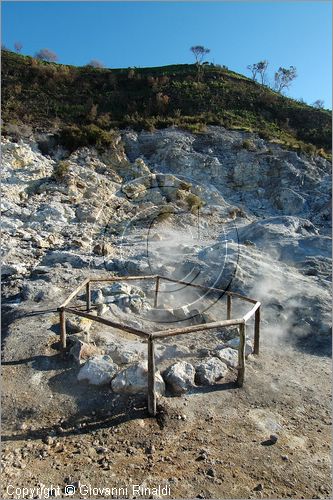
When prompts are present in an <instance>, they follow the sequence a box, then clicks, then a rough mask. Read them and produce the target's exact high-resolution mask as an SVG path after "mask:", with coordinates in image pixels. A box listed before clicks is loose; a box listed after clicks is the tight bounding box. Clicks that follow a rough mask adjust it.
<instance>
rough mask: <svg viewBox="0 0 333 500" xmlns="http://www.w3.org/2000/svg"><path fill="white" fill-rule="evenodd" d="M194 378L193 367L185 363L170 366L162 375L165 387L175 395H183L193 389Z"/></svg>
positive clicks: (180, 362)
mask: <svg viewBox="0 0 333 500" xmlns="http://www.w3.org/2000/svg"><path fill="white" fill-rule="evenodd" d="M194 376H195V369H194V367H193V366H192V365H191V364H190V363H186V362H185V361H179V362H178V363H175V364H173V365H171V366H170V367H169V368H167V369H166V370H165V371H164V373H163V378H164V380H165V382H166V384H167V386H168V387H169V389H170V390H171V391H172V392H173V393H175V394H183V393H185V392H187V391H188V390H189V389H190V388H191V387H194V386H195V383H194Z"/></svg>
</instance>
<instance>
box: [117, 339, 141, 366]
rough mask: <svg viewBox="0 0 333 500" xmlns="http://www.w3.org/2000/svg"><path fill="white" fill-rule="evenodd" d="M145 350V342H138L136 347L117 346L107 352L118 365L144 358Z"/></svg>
mask: <svg viewBox="0 0 333 500" xmlns="http://www.w3.org/2000/svg"><path fill="white" fill-rule="evenodd" d="M146 351H147V346H146V345H145V344H139V345H138V346H137V347H135V346H128V347H121V346H117V347H116V348H115V349H113V350H111V351H109V352H108V354H109V355H110V356H111V357H112V359H113V361H114V362H115V363H117V364H119V365H126V364H129V363H135V362H138V361H140V360H142V359H144V357H145V355H146Z"/></svg>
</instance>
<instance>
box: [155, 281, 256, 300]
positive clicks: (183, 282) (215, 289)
mask: <svg viewBox="0 0 333 500" xmlns="http://www.w3.org/2000/svg"><path fill="white" fill-rule="evenodd" d="M159 278H160V279H161V280H162V279H163V280H166V281H170V282H172V283H180V284H182V285H187V286H192V287H194V288H202V289H203V290H211V291H212V292H219V293H221V292H223V293H225V294H226V295H232V296H233V297H238V298H239V299H242V300H246V301H247V302H252V303H253V304H255V303H256V302H257V301H256V300H255V299H251V298H250V297H245V296H244V295H241V294H239V293H236V292H229V291H228V290H223V289H222V288H214V287H212V286H205V285H198V284H194V283H188V282H187V281H182V280H176V279H172V278H167V277H165V276H159Z"/></svg>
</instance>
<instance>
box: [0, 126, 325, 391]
mask: <svg viewBox="0 0 333 500" xmlns="http://www.w3.org/2000/svg"><path fill="white" fill-rule="evenodd" d="M121 136H122V140H121V137H120V136H119V141H118V145H117V146H116V150H115V151H110V152H105V154H103V155H102V154H100V153H99V152H98V151H97V150H95V149H94V148H81V149H80V150H78V151H76V152H74V153H73V154H71V155H67V158H65V152H61V155H60V156H59V154H58V152H56V151H55V152H54V154H53V155H52V153H51V156H43V155H42V154H41V152H40V150H39V149H38V147H37V143H36V142H35V141H34V140H33V139H31V140H26V141H20V143H18V144H15V143H13V142H11V141H10V140H8V139H3V149H2V168H3V171H2V186H3V192H4V196H3V200H2V212H3V214H2V232H3V234H2V249H3V266H2V276H3V278H4V288H3V293H4V301H5V302H6V306H7V307H8V309H9V310H10V311H15V312H16V311H17V313H21V312H22V310H23V309H24V313H25V312H26V310H27V309H31V310H33V309H34V308H35V307H38V308H39V309H42V308H41V307H40V305H41V304H43V306H44V304H45V308H49V309H54V308H55V307H57V306H59V305H60V304H61V302H62V301H63V300H65V298H66V297H67V296H68V295H69V293H70V292H71V291H72V290H73V289H74V288H76V287H77V286H78V284H79V283H80V282H82V280H83V279H84V278H85V277H87V276H91V275H96V274H97V275H105V276H110V275H111V276H113V275H116V276H128V275H131V274H132V275H143V274H149V275H151V274H160V275H162V276H165V277H176V278H179V279H185V280H186V281H190V282H192V281H193V283H201V284H202V283H204V284H207V285H209V286H219V287H222V288H227V287H229V288H228V289H230V290H232V291H236V292H239V293H241V294H244V295H249V296H252V297H253V298H255V299H258V300H260V301H261V302H262V304H263V307H262V333H263V335H262V338H263V339H264V341H267V342H274V341H278V342H279V341H280V340H282V341H289V340H291V341H293V342H296V343H297V342H301V343H302V342H303V339H304V338H305V337H306V338H310V339H312V340H311V341H313V342H315V345H316V346H317V347H318V348H321V346H322V345H326V347H327V346H328V339H329V338H330V324H331V317H330V310H331V289H330V272H331V260H330V249H331V229H330V213H331V212H330V197H331V191H330V186H331V180H330V178H331V174H330V164H329V163H328V162H327V161H325V160H324V159H322V158H320V157H310V156H306V155H299V154H296V153H295V152H291V151H286V150H284V149H282V148H281V147H280V146H279V145H277V144H274V143H268V142H265V141H264V140H262V139H259V138H258V137H257V136H255V135H253V134H252V135H251V134H248V133H245V132H237V131H227V130H225V129H223V128H222V127H208V131H207V133H205V134H200V135H198V136H196V135H192V134H190V133H188V132H184V131H181V130H177V129H174V128H172V129H165V130H159V131H156V132H145V131H143V132H141V133H136V132H133V131H124V132H122V133H121ZM245 139H246V140H249V141H251V144H250V147H249V148H248V149H246V148H244V147H243V141H244V140H245ZM123 146H124V147H123ZM198 199H199V200H198ZM235 227H236V229H237V230H235ZM226 242H227V246H226V244H225V243H226ZM221 269H222V272H221ZM136 285H137V283H136V284H135V285H134V286H132V284H124V283H122V284H112V285H105V286H102V285H101V286H99V287H97V286H96V287H95V288H94V290H93V293H92V302H93V306H96V314H98V315H99V317H107V318H109V319H110V318H111V319H114V320H116V321H121V322H127V324H128V325H132V326H133V327H136V328H139V329H141V328H142V329H147V331H153V330H154V329H155V330H156V329H160V328H161V329H162V328H164V327H166V325H168V323H169V327H176V326H178V327H179V326H188V325H189V324H194V323H195V322H198V323H199V322H200V323H201V322H202V323H205V322H211V321H214V320H217V319H220V318H224V319H225V317H226V316H225V310H224V309H223V307H221V308H219V306H217V307H216V308H215V309H214V308H213V307H212V308H210V305H209V304H208V306H209V307H208V309H205V307H203V304H202V302H201V298H199V300H198V296H197V295H196V293H194V291H193V290H192V291H191V290H190V289H189V287H187V288H186V289H184V288H182V287H181V288H180V289H179V290H177V289H175V288H174V287H173V288H172V287H171V288H169V289H167V288H164V289H163V286H162V287H161V288H162V290H161V294H160V296H159V301H160V302H159V304H158V308H157V309H156V308H154V306H153V304H154V289H153V288H151V289H146V288H144V286H143V284H142V287H141V283H140V286H138V287H137V286H136ZM80 300H81V303H80V304H81V306H82V307H84V297H83V298H82V299H80ZM205 300H206V303H205V304H204V305H205V306H207V302H208V301H210V302H211V303H214V301H215V300H216V297H207V298H206V299H205ZM193 311H194V312H195V311H197V312H198V314H193ZM234 311H237V309H236V308H235V309H234ZM241 314H243V311H242V312H241ZM189 316H191V318H190V319H189ZM67 319H68V320H72V321H73V320H74V317H73V318H72V317H71V316H68V317H67ZM54 321H55V322H56V321H57V318H55V319H54ZM153 323H155V325H154V327H153V326H152V325H153ZM27 325H29V329H30V330H31V331H32V332H33V333H35V329H34V317H33V316H29V317H27ZM67 326H68V330H69V333H70V332H82V331H83V332H88V331H90V330H91V331H92V335H95V334H99V329H98V328H94V327H93V328H91V329H90V330H89V328H86V327H85V325H83V323H82V322H81V323H80V322H78V323H77V324H71V323H67ZM52 328H53V330H52V334H54V332H55V331H58V330H56V328H58V326H57V325H56V323H54V324H53V327H52ZM43 333H45V332H43ZM49 333H50V332H49ZM111 333H112V335H113V337H112V339H111V340H110V339H108V337H107V335H109V331H108V332H107V334H105V337H104V338H103V342H104V344H105V345H103V351H104V352H110V353H111V355H113V354H115V352H116V351H115V348H114V347H115V345H116V346H118V347H119V345H118V344H117V342H118V340H119V339H118V338H117V336H116V334H115V333H114V332H111ZM247 334H249V335H252V332H251V329H250V328H249V329H247ZM73 335H79V333H76V334H75V333H73ZM234 337H236V338H235V340H232V339H233V338H234ZM237 337H238V332H237V331H235V332H234V333H228V334H227V333H225V334H223V336H222V335H221V336H220V337H218V344H219V346H218V347H219V348H218V350H216V345H215V346H210V344H209V340H208V339H209V335H207V336H205V338H204V340H203V341H202V344H200V345H194V347H193V348H192V344H191V343H192V340H191V341H190V340H189V341H188V343H187V344H186V342H185V343H183V344H181V345H180V344H179V345H178V344H177V346H176V347H174V345H171V344H165V345H164V346H162V348H161V349H156V359H157V361H158V363H161V364H162V363H163V369H164V368H165V366H166V365H165V364H166V363H170V364H171V363H173V362H174V361H175V360H177V361H178V360H182V361H180V364H179V363H176V365H177V366H176V368H173V370H172V371H171V372H170V373H171V374H172V373H173V372H175V373H174V377H173V380H175V379H176V382H175V387H176V391H177V390H178V391H179V392H183V391H184V390H188V388H190V387H193V384H194V372H195V369H194V368H193V364H196V363H194V362H193V364H192V361H191V364H190V363H187V364H186V363H185V366H186V367H187V368H184V365H183V364H182V363H183V362H185V361H184V359H186V361H187V360H190V359H191V355H194V354H195V352H196V350H199V349H201V352H205V353H206V354H205V356H209V355H212V354H213V356H216V357H220V356H219V353H220V352H221V361H223V362H224V363H225V365H228V363H229V365H230V366H231V367H233V368H235V365H236V354H235V353H234V352H233V351H234V350H237V348H238V341H237ZM34 339H35V336H34V335H31V336H30V337H29V342H31V343H33V342H34V341H35V340H34ZM266 339H267V340H266ZM82 340H83V341H84V340H87V336H86V337H82ZM125 340H126V339H125ZM228 340H229V341H230V342H228V343H227V341H228ZM177 342H178V341H177ZM325 342H326V344H325ZM125 343H126V342H125ZM111 344H112V345H111ZM113 344H114V345H113ZM185 344H186V345H185ZM22 345H23V344H22V342H20V341H19V340H18V338H17V337H16V328H15V321H14V322H13V324H12V326H11V327H10V334H9V335H8V336H7V338H6V340H5V348H6V349H10V350H11V351H12V352H15V351H16V350H17V349H22ZM175 345H176V344H175ZM311 345H312V344H311ZM313 345H314V344H313ZM104 347H105V350H104ZM225 347H227V348H225ZM317 347H316V348H317ZM326 347H325V349H326V350H325V353H327V352H330V349H328V350H327V348H326ZM38 348H39V345H38V344H36V345H31V346H29V345H27V348H26V349H27V356H30V355H31V351H34V352H35V351H36V350H38ZM145 349H146V346H145V347H144V349H143V350H142V351H141V350H140V349H139V350H138V352H135V350H133V349H130V348H129V347H127V348H126V346H125V344H124V343H121V349H120V348H119V349H118V351H117V353H118V354H117V355H118V358H117V362H118V361H119V364H122V363H124V364H127V365H129V364H132V363H137V362H140V361H141V360H142V359H143V358H141V353H145V352H146V351H145ZM228 349H230V351H229V350H228ZM314 349H315V348H314ZM250 352H252V345H251V343H250V342H247V345H246V353H247V354H249V353H250ZM228 353H229V354H228ZM142 356H143V354H142ZM224 358H225V359H224ZM114 359H116V358H114ZM89 362H90V361H89ZM188 365H190V367H189V366H188ZM88 366H89V365H88ZM174 366H175V365H174ZM191 366H192V368H191ZM127 368H128V366H127ZM170 377H171V375H170ZM177 377H178V379H177ZM171 379H172V377H171ZM168 384H169V382H168ZM177 384H178V385H177ZM169 388H171V391H173V389H172V384H169Z"/></svg>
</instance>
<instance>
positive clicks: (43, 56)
mask: <svg viewBox="0 0 333 500" xmlns="http://www.w3.org/2000/svg"><path fill="white" fill-rule="evenodd" d="M35 58H36V59H39V60H40V61H47V62H56V61H57V60H58V56H57V54H56V53H55V52H52V50H49V49H41V50H40V51H39V52H36V54H35Z"/></svg>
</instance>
